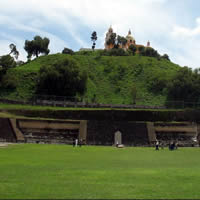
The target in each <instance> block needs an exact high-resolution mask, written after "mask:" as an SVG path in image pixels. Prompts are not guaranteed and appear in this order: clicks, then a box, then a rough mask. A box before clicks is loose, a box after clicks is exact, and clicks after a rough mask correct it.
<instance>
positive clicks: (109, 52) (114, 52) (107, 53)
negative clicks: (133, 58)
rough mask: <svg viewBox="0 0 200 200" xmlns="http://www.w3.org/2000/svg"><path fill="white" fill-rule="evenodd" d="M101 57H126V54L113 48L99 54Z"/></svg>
mask: <svg viewBox="0 0 200 200" xmlns="http://www.w3.org/2000/svg"><path fill="white" fill-rule="evenodd" d="M101 55H102V56H128V55H129V54H128V52H126V51H125V50H123V49H121V48H119V49H116V48H113V49H109V50H106V49H105V50H104V51H103V52H101Z"/></svg>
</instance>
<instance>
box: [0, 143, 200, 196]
mask: <svg viewBox="0 0 200 200" xmlns="http://www.w3.org/2000/svg"><path fill="white" fill-rule="evenodd" d="M199 153H200V149H198V148H183V149H179V150H177V151H174V152H170V151H168V150H167V149H165V150H162V151H155V150H154V149H153V148H125V149H116V148H113V147H85V146H84V147H82V148H73V147H71V146H67V145H33V144H25V145H14V146H13V145H12V146H9V147H8V148H0V163H1V164H0V198H1V199H9V198H16V199H35V198H36V199H42V198H46V199H47V198H51V199H53V198H65V199H71V198H72V199H73V198H76V199H80V198H83V199H97V198H98V199H104V198H107V199H108V198H109V199H128V198H137V199H140V198H145V199H157V198H167V199H175V198H179V199H184V198H185V199H186V198H190V199H195V198H196V199H198V198H199V197H200V185H199V180H200V168H199V166H200V159H198V158H199Z"/></svg>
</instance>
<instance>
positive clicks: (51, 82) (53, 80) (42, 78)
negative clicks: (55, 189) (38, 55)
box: [37, 58, 87, 97]
mask: <svg viewBox="0 0 200 200" xmlns="http://www.w3.org/2000/svg"><path fill="white" fill-rule="evenodd" d="M86 83H87V74H86V73H85V72H81V71H80V66H79V65H78V63H77V62H76V60H74V59H72V58H65V59H64V60H61V61H57V62H55V63H53V64H51V65H47V66H43V67H41V69H40V71H39V80H38V85H37V93H39V94H47V95H56V96H67V97H74V96H76V95H77V94H80V95H83V94H84V92H85V91H86Z"/></svg>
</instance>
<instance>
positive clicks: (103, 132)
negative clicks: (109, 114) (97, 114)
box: [87, 120, 149, 146]
mask: <svg viewBox="0 0 200 200" xmlns="http://www.w3.org/2000/svg"><path fill="white" fill-rule="evenodd" d="M116 131H120V132H121V133H122V144H125V145H130V146H139V145H148V144H149V139H148V131H147V124H146V123H142V122H126V121H108V120H99V121H98V120H89V121H88V124H87V144H95V145H113V144H114V134H115V132H116Z"/></svg>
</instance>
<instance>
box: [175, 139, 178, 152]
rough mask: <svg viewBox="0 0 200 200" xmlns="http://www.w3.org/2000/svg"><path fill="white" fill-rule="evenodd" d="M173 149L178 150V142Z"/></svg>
mask: <svg viewBox="0 0 200 200" xmlns="http://www.w3.org/2000/svg"><path fill="white" fill-rule="evenodd" d="M175 149H176V150H177V149H178V141H176V142H175Z"/></svg>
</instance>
